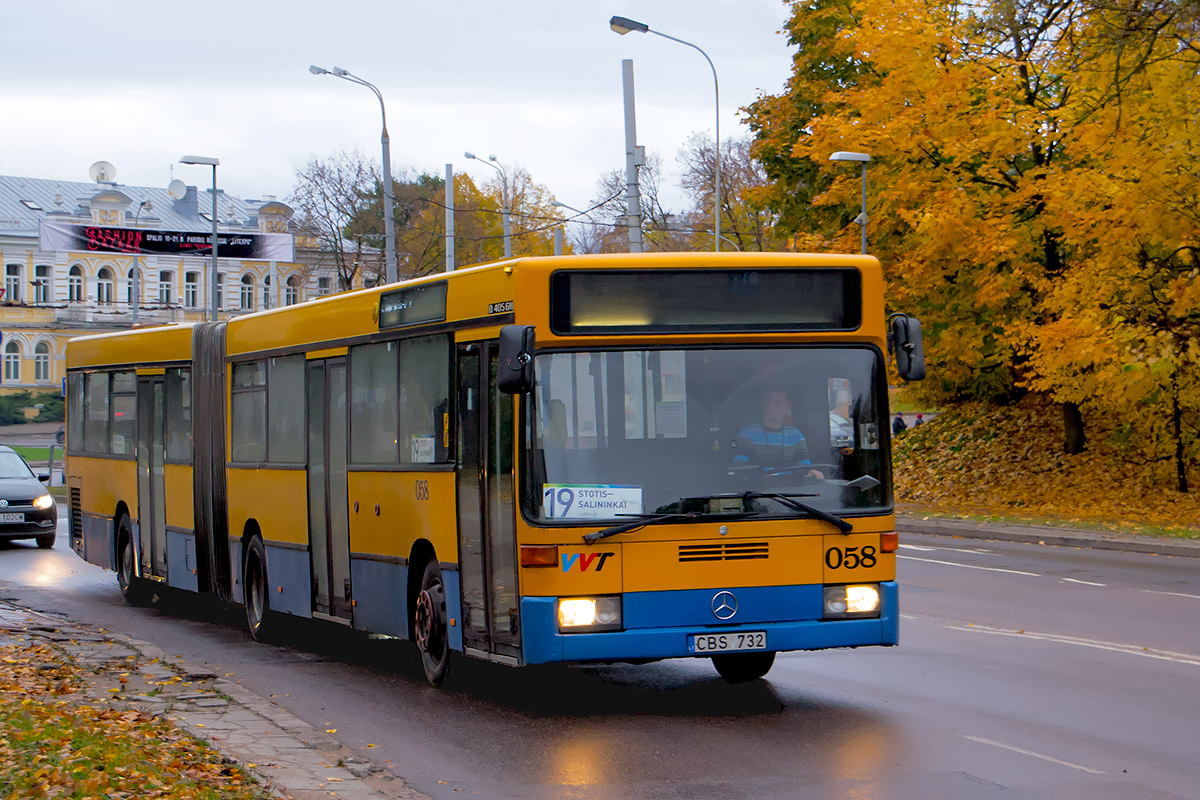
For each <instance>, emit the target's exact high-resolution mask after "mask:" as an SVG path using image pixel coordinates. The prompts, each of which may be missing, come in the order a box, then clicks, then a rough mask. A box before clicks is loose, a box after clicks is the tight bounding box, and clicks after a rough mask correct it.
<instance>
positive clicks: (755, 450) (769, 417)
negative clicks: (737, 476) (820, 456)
mask: <svg viewBox="0 0 1200 800" xmlns="http://www.w3.org/2000/svg"><path fill="white" fill-rule="evenodd" d="M791 416H792V403H791V401H790V400H788V396H787V392H785V391H783V390H782V389H776V388H772V389H768V390H767V391H766V392H764V394H763V411H762V422H750V423H747V424H745V425H743V426H742V427H741V429H740V430H739V431H738V435H737V447H739V448H743V451H742V452H741V453H739V454H738V455H737V456H735V457H734V459H733V463H734V464H735V465H740V464H756V465H759V466H762V467H763V468H765V469H782V468H786V467H792V466H797V465H802V464H811V463H812V462H811V461H810V460H809V458H808V443H807V442H805V441H804V434H803V433H801V432H800V429H799V428H797V427H795V426H794V425H790V424H788V423H789V420H790V419H791ZM805 475H806V476H807V477H809V478H817V479H823V478H824V477H825V474H824V473H823V472H821V471H820V470H817V469H810V470H808V472H807V473H805Z"/></svg>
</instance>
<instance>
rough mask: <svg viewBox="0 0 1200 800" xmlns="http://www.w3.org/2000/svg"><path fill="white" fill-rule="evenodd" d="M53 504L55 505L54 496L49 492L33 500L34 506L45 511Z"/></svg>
mask: <svg viewBox="0 0 1200 800" xmlns="http://www.w3.org/2000/svg"><path fill="white" fill-rule="evenodd" d="M52 505H54V498H53V497H51V496H50V495H48V494H44V495H42V496H41V497H39V498H37V499H36V500H34V501H33V507H34V508H40V509H41V510H43V511H45V510H46V509H47V508H50V506H52Z"/></svg>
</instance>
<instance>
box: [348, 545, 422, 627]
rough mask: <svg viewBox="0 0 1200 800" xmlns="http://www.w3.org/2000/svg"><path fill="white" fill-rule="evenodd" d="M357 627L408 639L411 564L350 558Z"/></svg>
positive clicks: (351, 584) (355, 623) (351, 585)
mask: <svg viewBox="0 0 1200 800" xmlns="http://www.w3.org/2000/svg"><path fill="white" fill-rule="evenodd" d="M350 588H351V591H353V592H354V627H356V628H358V629H359V630H364V631H371V632H372V633H384V634H387V635H388V636H400V637H405V638H407V636H408V565H407V564H400V563H393V562H388V561H376V560H374V559H367V558H352V559H350Z"/></svg>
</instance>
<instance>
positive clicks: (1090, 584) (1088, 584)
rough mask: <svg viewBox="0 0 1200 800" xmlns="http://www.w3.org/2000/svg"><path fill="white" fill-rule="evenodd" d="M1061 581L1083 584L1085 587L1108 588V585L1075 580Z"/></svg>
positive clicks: (1065, 579)
mask: <svg viewBox="0 0 1200 800" xmlns="http://www.w3.org/2000/svg"><path fill="white" fill-rule="evenodd" d="M1061 580H1064V581H1069V582H1070V583H1082V584H1083V585H1084V586H1108V584H1107V583H1093V582H1091V581H1081V580H1077V579H1075V578H1062V579H1061Z"/></svg>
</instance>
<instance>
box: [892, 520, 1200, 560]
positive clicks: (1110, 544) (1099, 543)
mask: <svg viewBox="0 0 1200 800" xmlns="http://www.w3.org/2000/svg"><path fill="white" fill-rule="evenodd" d="M896 530H897V531H899V532H900V533H924V534H932V535H934V536H957V537H961V538H963V539H998V540H1000V541H1006V542H1027V543H1029V544H1049V545H1059V546H1062V547H1087V548H1090V549H1093V550H1121V551H1124V552H1127V553H1153V554H1156V555H1164V556H1184V557H1191V558H1200V539H1173V538H1170V537H1167V536H1139V535H1137V534H1126V533H1112V532H1109V531H1093V530H1086V529H1083V528H1059V527H1051V526H1047V525H1009V524H1004V523H995V522H971V521H968V520H961V519H943V518H940V517H925V516H922V515H921V514H920V513H918V512H914V511H905V510H903V509H898V510H897V512H896Z"/></svg>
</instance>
